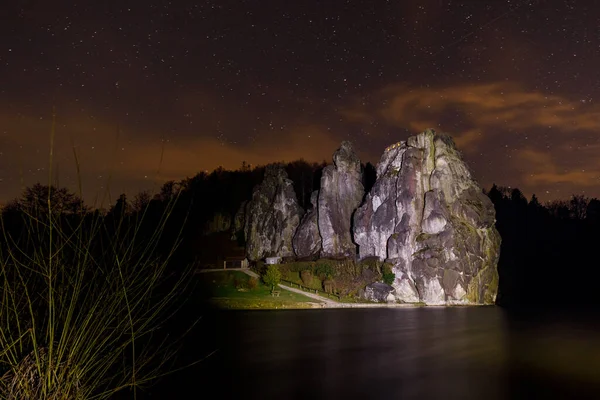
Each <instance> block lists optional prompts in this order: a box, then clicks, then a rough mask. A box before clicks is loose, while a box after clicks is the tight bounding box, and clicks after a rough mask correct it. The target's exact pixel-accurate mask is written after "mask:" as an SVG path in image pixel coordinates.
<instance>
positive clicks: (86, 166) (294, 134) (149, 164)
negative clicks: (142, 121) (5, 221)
mask: <svg viewBox="0 0 600 400" xmlns="http://www.w3.org/2000/svg"><path fill="white" fill-rule="evenodd" d="M0 126H2V127H3V128H4V130H3V131H1V132H0V143H1V145H2V149H3V151H2V152H1V153H0V187H2V193H3V196H2V199H0V200H2V201H7V200H10V199H12V198H15V197H17V196H18V195H19V193H20V192H21V190H22V188H23V187H26V186H30V185H32V184H34V183H36V182H42V183H47V182H48V179H49V178H48V171H49V166H50V164H49V155H50V133H51V130H52V118H51V117H49V116H44V117H43V118H40V117H37V116H32V115H29V116H27V115H22V114H18V115H17V114H10V113H4V114H0ZM117 127H118V125H117V124H116V123H114V122H113V121H112V120H111V119H110V118H109V117H108V116H105V117H104V118H103V117H97V118H88V117H82V116H81V115H79V114H61V115H60V116H58V117H57V121H56V133H55V136H54V148H53V154H54V156H53V161H54V162H53V165H52V168H53V172H52V175H53V178H52V179H53V180H54V181H55V180H56V179H58V181H59V183H60V184H61V185H63V186H67V187H69V188H71V189H73V190H75V188H77V186H78V180H79V179H81V181H82V183H83V187H84V197H85V199H86V201H89V202H92V203H93V202H94V200H93V199H96V198H98V197H102V196H103V193H104V192H105V191H106V189H107V186H110V190H111V196H112V197H113V198H114V196H116V195H118V194H120V193H126V194H128V195H134V194H135V193H137V192H138V191H140V190H144V189H150V188H154V189H158V188H159V187H160V185H162V183H164V182H165V181H167V180H181V179H183V178H185V177H191V176H194V175H196V174H197V173H198V172H201V171H204V170H207V171H212V170H213V169H215V168H216V167H218V166H222V167H224V168H227V169H236V168H239V167H240V166H241V164H242V161H245V162H246V163H249V164H252V165H264V164H267V163H270V162H274V161H293V160H296V159H299V158H304V159H306V160H307V161H315V162H321V161H323V160H330V159H331V154H332V153H333V151H334V150H335V149H336V148H337V147H338V146H339V141H338V140H337V139H336V138H334V137H333V136H332V135H331V134H330V133H329V132H328V131H327V130H326V129H325V128H323V127H321V126H319V125H316V124H304V125H297V126H294V127H291V128H286V129H282V130H279V131H278V132H277V133H275V132H262V133H261V132H258V133H257V134H256V135H255V139H253V140H252V141H250V142H249V143H237V142H232V141H227V140H223V139H222V138H217V137H214V136H201V135H185V136H183V135H173V136H169V135H164V134H163V133H162V132H160V131H159V130H158V129H159V128H157V130H155V131H148V130H147V128H136V126H135V125H134V124H132V125H122V126H120V127H119V128H117ZM74 154H76V155H77V162H76V160H75V155H74ZM19 170H20V171H22V173H19V172H18V171H19Z"/></svg>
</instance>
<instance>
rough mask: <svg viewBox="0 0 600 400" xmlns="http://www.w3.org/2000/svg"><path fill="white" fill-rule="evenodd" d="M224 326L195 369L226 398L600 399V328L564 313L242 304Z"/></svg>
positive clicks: (205, 385)
mask: <svg viewBox="0 0 600 400" xmlns="http://www.w3.org/2000/svg"><path fill="white" fill-rule="evenodd" d="M214 323H215V326H216V327H217V328H216V330H215V331H214V333H215V336H214V337H212V338H205V339H204V340H209V341H210V340H214V342H215V344H216V345H218V346H219V348H220V351H219V353H218V354H217V355H215V356H213V357H211V358H210V359H209V360H208V361H206V362H205V363H203V364H202V365H201V366H199V367H198V368H196V369H194V370H193V371H189V374H190V375H189V376H193V377H194V378H193V384H194V385H196V386H197V385H198V384H199V383H200V382H202V386H201V387H202V392H203V393H204V394H206V393H219V395H218V396H215V398H241V397H243V398H256V399H275V398H277V399H315V398H327V399H338V398H349V399H352V398H374V399H378V398H382V399H383V398H385V399H490V400H491V399H508V398H540V397H543V398H598V397H600V396H599V395H600V391H598V389H599V386H598V383H599V380H600V376H599V373H600V340H599V339H600V337H599V335H598V332H599V330H598V327H597V326H592V325H591V324H589V323H587V322H586V323H581V322H580V320H577V319H568V318H563V317H562V316H561V317H557V316H553V317H552V318H545V319H541V320H540V319H533V318H531V317H530V316H525V317H522V316H521V317H515V316H512V315H509V314H507V313H506V312H505V311H503V310H502V309H499V308H497V307H475V308H468V307H465V308H448V309H446V308H415V309H378V310H372V309H369V310H365V309H347V310H318V311H317V310H310V311H271V312H230V313H226V314H221V315H219V316H218V317H217V319H216V320H215V321H214ZM184 386H185V383H184V384H180V385H178V387H180V388H181V390H187V389H185V388H184ZM205 389H206V390H207V392H205ZM213 390H214V391H213ZM171 394H172V393H171ZM200 397H205V396H199V397H198V398H200ZM181 398H188V397H185V396H184V397H181ZM191 398H194V397H191Z"/></svg>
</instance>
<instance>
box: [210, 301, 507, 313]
mask: <svg viewBox="0 0 600 400" xmlns="http://www.w3.org/2000/svg"><path fill="white" fill-rule="evenodd" d="M213 305H214V306H216V307H217V308H220V307H218V306H219V302H218V301H217V302H215V303H214V304H213ZM459 307H465V308H466V307H497V306H496V305H495V304H440V305H427V304H398V303H390V304H388V303H315V302H304V303H295V304H289V305H288V306H285V305H282V306H281V307H223V308H220V309H221V310H238V311H239V310H244V311H260V310H263V311H264V310H325V309H340V308H362V309H367V308H429V309H435V308H459Z"/></svg>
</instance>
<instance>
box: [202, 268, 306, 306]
mask: <svg viewBox="0 0 600 400" xmlns="http://www.w3.org/2000/svg"><path fill="white" fill-rule="evenodd" d="M197 276H198V277H199V280H200V282H199V283H200V293H202V295H203V297H204V298H205V299H206V300H208V301H209V302H210V304H212V305H214V306H217V307H219V308H226V309H280V308H311V307H312V304H310V303H318V301H317V300H314V299H311V298H310V297H307V296H303V295H301V294H298V293H293V292H290V291H287V290H283V289H276V290H279V291H280V295H279V297H273V296H271V288H270V287H268V286H266V285H265V284H263V283H262V282H258V285H257V286H256V287H255V288H250V285H249V284H248V282H249V281H250V279H251V278H250V276H248V275H246V274H245V273H243V272H240V271H223V272H221V271H214V272H205V273H201V274H198V275H197Z"/></svg>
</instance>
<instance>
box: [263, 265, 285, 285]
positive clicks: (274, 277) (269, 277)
mask: <svg viewBox="0 0 600 400" xmlns="http://www.w3.org/2000/svg"><path fill="white" fill-rule="evenodd" d="M262 280H263V282H264V283H265V284H266V285H269V286H271V290H273V289H275V286H277V285H279V282H280V281H281V272H279V269H278V268H277V266H276V265H269V266H267V270H266V271H265V273H264V274H263V276H262Z"/></svg>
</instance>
